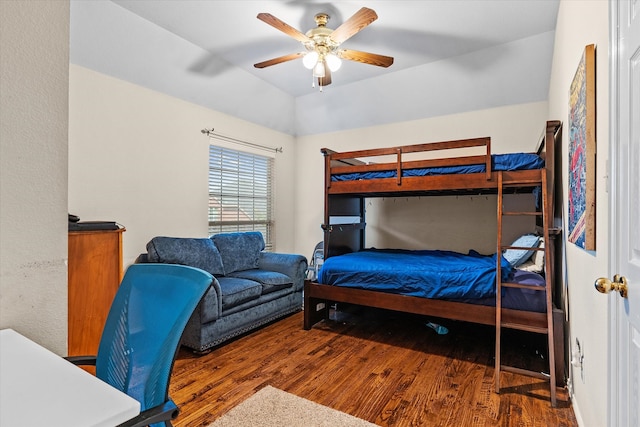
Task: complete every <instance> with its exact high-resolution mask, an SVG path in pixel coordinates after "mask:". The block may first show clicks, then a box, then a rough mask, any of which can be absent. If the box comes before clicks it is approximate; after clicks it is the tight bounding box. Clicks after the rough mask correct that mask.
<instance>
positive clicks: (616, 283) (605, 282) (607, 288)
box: [594, 274, 627, 298]
mask: <svg viewBox="0 0 640 427" xmlns="http://www.w3.org/2000/svg"><path fill="white" fill-rule="evenodd" d="M594 285H595V287H596V290H597V291H598V292H600V293H603V294H608V293H609V292H611V291H618V292H620V296H621V297H622V298H626V297H627V279H626V278H625V277H624V276H621V275H619V274H616V275H615V276H613V282H612V281H611V280H609V279H607V278H606V277H600V278H599V279H597V280H596V282H595V283H594Z"/></svg>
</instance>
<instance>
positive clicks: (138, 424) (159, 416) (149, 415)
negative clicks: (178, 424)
mask: <svg viewBox="0 0 640 427" xmlns="http://www.w3.org/2000/svg"><path fill="white" fill-rule="evenodd" d="M179 413H180V410H179V409H178V407H177V406H176V404H175V403H173V401H171V400H169V401H167V402H165V403H164V404H163V405H159V406H154V407H153V408H149V409H146V410H144V411H142V412H140V414H139V415H138V416H136V417H134V418H132V419H130V420H129V421H125V422H124V423H122V424H119V425H118V426H117V427H146V426H148V425H151V424H156V423H162V422H166V421H170V420H174V419H176V417H177V416H178V414H179ZM168 425H171V423H169V424H168Z"/></svg>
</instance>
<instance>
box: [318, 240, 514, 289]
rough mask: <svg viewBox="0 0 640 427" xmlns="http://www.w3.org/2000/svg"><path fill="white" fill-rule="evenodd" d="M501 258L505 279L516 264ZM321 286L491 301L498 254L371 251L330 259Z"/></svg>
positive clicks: (322, 270)
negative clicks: (489, 298) (328, 285)
mask: <svg viewBox="0 0 640 427" xmlns="http://www.w3.org/2000/svg"><path fill="white" fill-rule="evenodd" d="M501 258H502V261H501V263H502V269H501V271H502V275H503V279H506V278H507V277H508V275H509V273H510V272H511V266H510V265H509V263H508V262H507V261H506V260H505V259H504V258H503V257H501ZM319 282H320V283H325V284H330V285H337V286H344V287H351V288H359V289H369V290H375V291H382V292H390V293H395V294H402V295H410V296H417V297H423V298H437V299H459V298H473V299H475V298H486V297H492V296H495V287H496V256H495V254H494V255H481V254H479V253H477V252H475V251H470V252H469V254H468V255H464V254H461V253H457V252H451V251H439V250H433V251H431V250H420V251H409V250H402V249H367V250H363V251H360V252H354V253H349V254H345V255H340V256H334V257H330V258H328V259H327V260H325V262H324V264H323V266H322V269H321V270H320V277H319Z"/></svg>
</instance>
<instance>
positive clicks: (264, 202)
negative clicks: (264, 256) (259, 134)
mask: <svg viewBox="0 0 640 427" xmlns="http://www.w3.org/2000/svg"><path fill="white" fill-rule="evenodd" d="M272 174H273V159H272V158H269V157H264V156H259V155H256V154H249V153H244V152H241V151H235V150H231V149H228V148H222V147H216V146H213V145H210V146H209V235H212V234H216V233H230V232H237V231H260V232H262V235H263V236H264V240H265V245H266V250H268V251H269V250H272V248H273V245H274V242H273V227H274V224H273V220H272V217H271V179H272Z"/></svg>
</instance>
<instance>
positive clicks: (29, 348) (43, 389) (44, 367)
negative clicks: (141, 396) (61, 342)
mask: <svg viewBox="0 0 640 427" xmlns="http://www.w3.org/2000/svg"><path fill="white" fill-rule="evenodd" d="M139 413H140V403H139V402H138V401H137V400H135V399H133V398H131V397H129V396H127V395H126V394H124V393H122V392H120V391H119V390H116V389H115V388H113V387H111V386H110V385H109V384H107V383H105V382H103V381H101V380H99V379H98V378H96V377H94V376H93V375H91V374H89V373H88V372H86V371H84V370H83V369H80V368H79V367H77V366H75V365H73V364H72V363H70V362H68V361H66V360H64V359H63V358H62V357H60V356H58V355H56V354H54V353H52V352H50V351H49V350H47V349H46V348H44V347H41V346H40V345H38V344H36V343H34V342H33V341H31V340H29V339H27V338H25V337H24V336H22V335H20V334H19V333H17V332H16V331H14V330H12V329H3V330H0V426H2V427H22V426H24V427H34V426H52V427H58V426H59V427H74V426H77V427H90V426H96V427H97V426H101V427H114V426H116V425H118V424H120V423H122V422H124V421H127V420H129V419H131V418H133V417H135V416H136V415H138V414H139Z"/></svg>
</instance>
